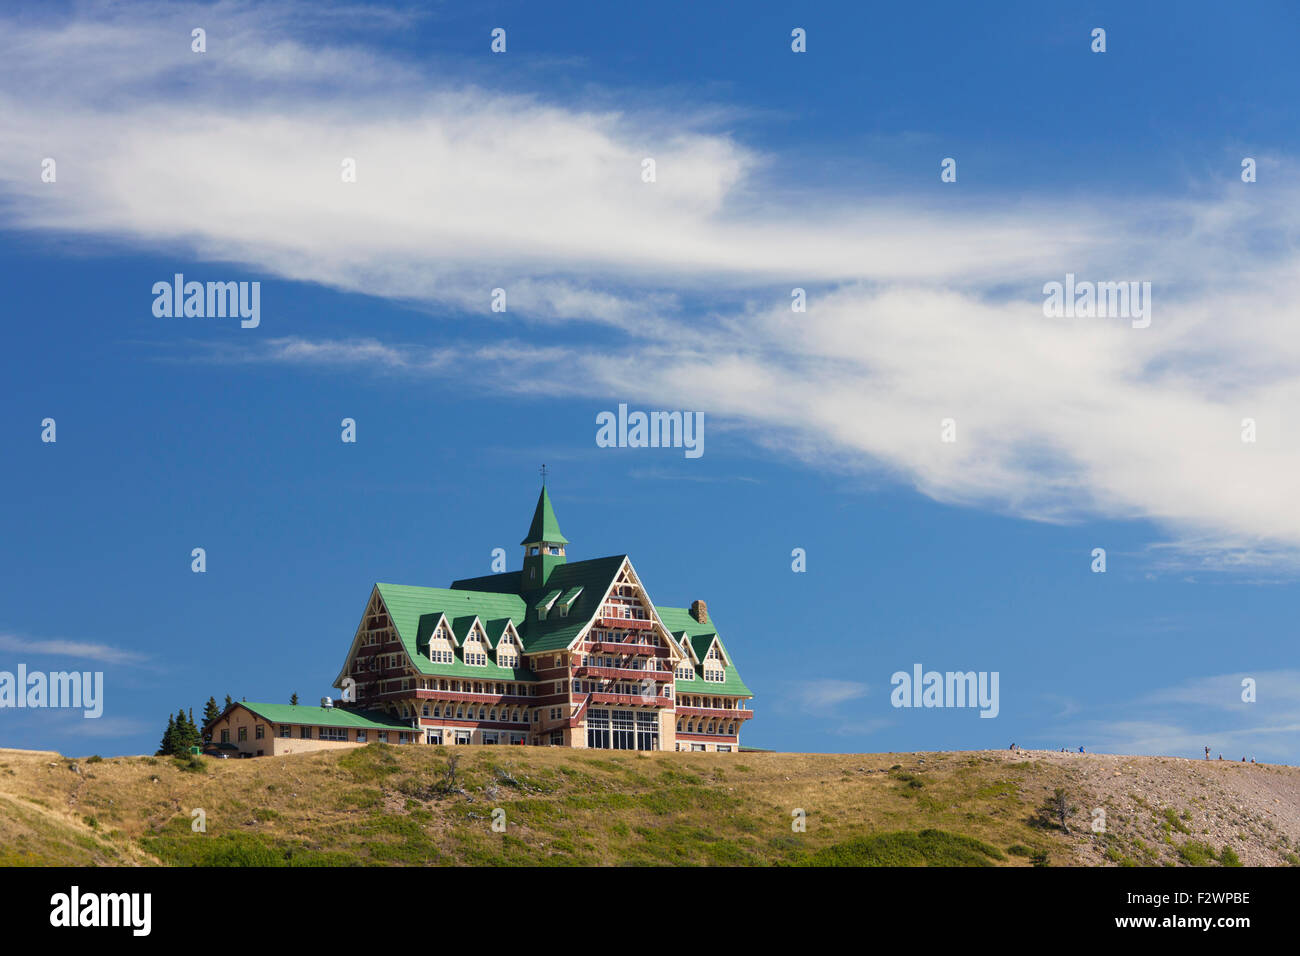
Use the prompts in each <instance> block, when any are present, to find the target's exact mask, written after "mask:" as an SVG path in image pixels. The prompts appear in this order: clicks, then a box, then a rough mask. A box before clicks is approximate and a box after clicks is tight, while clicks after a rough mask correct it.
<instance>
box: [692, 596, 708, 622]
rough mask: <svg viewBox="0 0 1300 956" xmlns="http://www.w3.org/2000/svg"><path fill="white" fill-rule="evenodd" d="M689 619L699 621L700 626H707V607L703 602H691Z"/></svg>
mask: <svg viewBox="0 0 1300 956" xmlns="http://www.w3.org/2000/svg"><path fill="white" fill-rule="evenodd" d="M691 617H693V618H695V620H697V621H699V622H700V623H701V624H708V623H709V606H708V605H707V604H705V603H704V602H703V601H692V602H691Z"/></svg>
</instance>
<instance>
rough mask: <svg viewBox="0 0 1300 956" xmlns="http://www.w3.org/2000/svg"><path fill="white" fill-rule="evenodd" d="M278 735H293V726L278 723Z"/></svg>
mask: <svg viewBox="0 0 1300 956" xmlns="http://www.w3.org/2000/svg"><path fill="white" fill-rule="evenodd" d="M280 736H281V737H292V736H293V728H292V727H290V726H289V725H288V724H281V725H280Z"/></svg>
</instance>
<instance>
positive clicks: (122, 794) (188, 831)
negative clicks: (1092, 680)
mask: <svg viewBox="0 0 1300 956" xmlns="http://www.w3.org/2000/svg"><path fill="white" fill-rule="evenodd" d="M453 758H455V763H456V766H455V770H454V772H451V770H450V769H449V768H450V767H451V762H452V759H453ZM1056 788H1062V789H1063V790H1064V791H1065V793H1066V796H1067V798H1068V800H1067V802H1068V804H1069V805H1070V806H1072V807H1075V808H1076V809H1075V810H1074V811H1073V813H1072V814H1071V816H1070V817H1069V818H1068V824H1069V828H1070V832H1068V833H1067V832H1065V831H1064V830H1062V829H1061V828H1059V827H1058V826H1054V825H1050V824H1047V823H1044V822H1043V821H1042V820H1041V819H1040V818H1039V817H1040V814H1039V812H1038V811H1039V808H1040V807H1041V806H1042V805H1043V803H1044V800H1045V799H1046V798H1047V797H1048V796H1050V795H1051V794H1052V793H1053V792H1054V791H1055V789H1056ZM1094 808H1102V809H1104V810H1105V813H1106V824H1107V826H1106V832H1105V833H1100V834H1098V833H1094V832H1092V830H1091V828H1090V824H1091V821H1092V819H1093V810H1094ZM196 809H201V810H202V811H203V812H204V815H205V817H206V825H207V828H206V832H204V833H196V832H194V831H193V829H192V827H191V820H192V813H193V811H194V810H196ZM498 809H499V810H502V811H504V813H505V823H506V827H505V832H504V833H501V832H494V830H493V827H492V822H493V811H494V810H498ZM797 810H802V811H803V814H804V816H805V819H806V831H805V832H795V831H794V830H793V829H792V827H791V823H792V821H793V820H794V818H795V816H794V815H795V811H797ZM1297 846H1300V769H1297V768H1290V767H1266V766H1251V765H1245V766H1243V765H1240V764H1230V763H1208V764H1207V763H1200V762H1196V761H1188V760H1175V759H1172V758H1159V757H1107V756H1094V755H1087V756H1083V755H1076V754H1059V753H1042V752H1021V753H1018V754H1008V753H1004V752H975V753H935V754H871V755H834V754H778V753H741V754H736V755H731V756H727V755H716V754H690V753H683V754H678V753H661V754H649V755H645V754H632V753H611V752H584V751H580V750H579V751H572V750H558V749H557V750H551V749H542V748H504V747H462V748H454V749H451V748H435V747H400V748H399V747H386V746H382V745H371V746H369V747H366V748H363V749H359V750H352V751H341V752H340V751H335V752H330V753H317V754H303V755H301V756H292V757H285V758H276V759H261V760H242V761H236V760H230V761H224V760H221V761H214V760H208V759H206V758H203V759H196V760H194V761H192V762H182V761H176V760H172V759H165V758H154V757H118V758H111V759H107V760H97V759H96V758H90V759H89V760H85V759H82V760H70V759H67V758H64V757H61V756H59V755H58V754H53V753H34V752H29V751H15V750H0V847H3V849H2V850H0V863H3V864H5V865H22V864H29V865H53V864H71V865H158V864H162V865H181V866H185V865H267V866H351V865H393V864H396V865H430V864H431V865H439V864H495V865H503V864H506V865H509V864H523V865H575V864H578V865H581V864H596V865H600V864H614V863H622V864H644V865H665V864H668V865H673V864H682V865H815V866H834V865H903V866H920V865H941V866H943V865H955V866H964V865H969V866H1029V865H1034V864H1038V865H1071V864H1101V865H1107V864H1112V865H1115V864H1118V865H1125V864H1128V865H1233V864H1234V863H1236V862H1238V861H1240V862H1242V863H1245V864H1246V865H1284V864H1287V863H1290V864H1300V858H1298V857H1297V856H1296V852H1297Z"/></svg>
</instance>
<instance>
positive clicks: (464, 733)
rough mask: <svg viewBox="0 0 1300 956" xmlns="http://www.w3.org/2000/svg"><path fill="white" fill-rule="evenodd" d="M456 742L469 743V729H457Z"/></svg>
mask: <svg viewBox="0 0 1300 956" xmlns="http://www.w3.org/2000/svg"><path fill="white" fill-rule="evenodd" d="M456 743H457V744H467V743H469V731H468V730H458V731H456Z"/></svg>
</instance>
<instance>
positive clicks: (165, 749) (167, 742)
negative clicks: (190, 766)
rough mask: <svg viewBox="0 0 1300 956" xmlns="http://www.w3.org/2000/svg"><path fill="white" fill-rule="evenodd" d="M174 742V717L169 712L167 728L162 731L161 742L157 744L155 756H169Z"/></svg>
mask: <svg viewBox="0 0 1300 956" xmlns="http://www.w3.org/2000/svg"><path fill="white" fill-rule="evenodd" d="M175 743H176V718H175V717H173V716H172V715H171V714H168V715H167V729H166V730H165V731H163V735H162V743H160V744H159V745H158V752H157V753H155V754H154V756H155V757H170V756H171V755H172V747H173V746H174V745H175Z"/></svg>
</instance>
